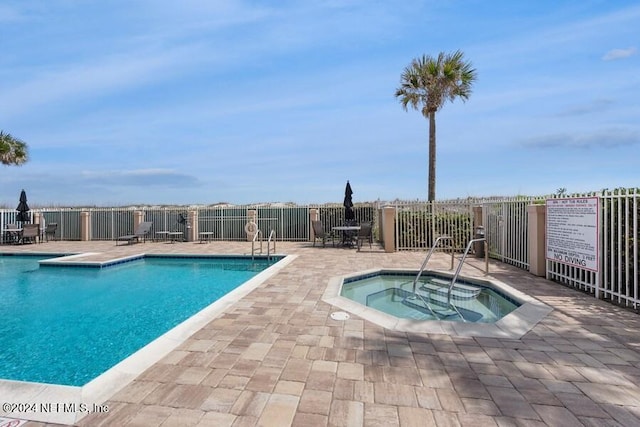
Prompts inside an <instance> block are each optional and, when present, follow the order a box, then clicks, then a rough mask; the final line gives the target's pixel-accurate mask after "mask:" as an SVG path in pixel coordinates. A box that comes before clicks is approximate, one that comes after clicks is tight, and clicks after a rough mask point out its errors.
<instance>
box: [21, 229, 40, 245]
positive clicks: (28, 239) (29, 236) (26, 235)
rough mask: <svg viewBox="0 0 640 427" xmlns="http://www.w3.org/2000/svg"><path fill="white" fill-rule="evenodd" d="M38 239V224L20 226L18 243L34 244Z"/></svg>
mask: <svg viewBox="0 0 640 427" xmlns="http://www.w3.org/2000/svg"><path fill="white" fill-rule="evenodd" d="M38 237H40V226H39V225H38V224H25V225H23V226H22V235H21V236H20V243H23V244H24V243H35V242H36V238H38Z"/></svg>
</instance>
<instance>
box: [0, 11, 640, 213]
mask: <svg viewBox="0 0 640 427" xmlns="http://www.w3.org/2000/svg"><path fill="white" fill-rule="evenodd" d="M638 28H640V4H638V2H637V1H607V0H601V1H594V0H583V1H573V0H572V1H564V0H553V1H551V0H541V1H535V2H518V1H491V2H487V1H481V0H470V1H442V0H438V1H418V0H406V1H402V2H386V1H371V0H366V1H364V0H362V1H360V0H352V1H350V0H344V1H338V0H328V1H318V2H308V1H301V0H300V1H261V2H257V1H236V0H229V1H215V2H214V1H204V0H200V1H195V0H183V1H180V2H176V1H165V0H139V1H130V0H126V1H124V0H113V1H103V2H100V1H89V0H85V1H76V0H73V1H72V0H68V1H62V0H59V1H49V0H40V1H31V0H9V1H7V0H3V2H2V3H0V51H1V52H2V55H0V129H2V130H3V131H5V132H9V133H11V134H12V135H14V136H15V137H18V138H20V139H22V140H24V141H25V142H27V143H28V145H29V148H30V156H31V160H30V161H29V162H28V163H27V164H25V165H24V166H21V167H14V166H11V167H0V182H1V185H0V205H5V206H12V205H14V204H16V205H17V199H18V196H19V193H20V190H21V189H22V188H24V189H25V190H27V194H28V195H29V201H30V203H31V204H35V205H56V206H66V205H70V206H76V205H98V206H109V205H125V204H143V203H144V204H209V203H217V202H223V201H224V202H230V203H237V204H243V203H258V202H267V201H273V202H289V201H292V202H297V203H324V202H341V201H342V197H343V194H344V186H345V183H346V181H347V180H350V182H351V184H352V187H353V191H354V195H353V199H354V202H359V201H370V200H376V199H381V200H393V199H395V198H400V199H425V198H426V194H427V138H428V122H427V120H426V119H425V118H424V117H422V115H421V114H420V113H419V112H417V111H412V110H410V111H408V112H405V111H404V110H403V109H402V107H401V106H400V104H399V102H398V100H397V99H396V98H395V97H394V92H395V89H396V88H397V87H398V86H399V84H400V75H401V73H402V71H403V69H404V68H405V67H406V66H407V65H409V63H410V62H411V60H412V59H413V58H415V57H418V56H420V55H422V54H428V55H433V56H435V55H437V54H438V53H439V52H451V51H454V50H457V49H460V50H462V51H463V52H464V53H465V57H466V58H467V59H468V60H470V61H471V62H472V64H473V66H474V68H475V69H476V70H477V74H478V79H477V82H476V83H475V85H474V89H473V93H472V95H471V97H470V98H469V100H468V101H467V102H462V101H460V100H459V101H456V102H455V103H449V104H446V105H445V106H444V108H443V109H442V110H441V111H440V112H439V113H438V114H437V144H438V150H437V187H436V195H437V198H438V199H448V198H456V197H467V196H491V195H519V194H528V195H542V194H549V193H553V192H555V191H556V189H558V188H560V187H565V188H567V189H568V190H569V191H570V192H578V191H589V190H599V189H602V188H615V187H637V186H640V167H638V159H639V158H640V156H639V154H640V101H639V97H638V93H640V92H639V91H640V55H639V52H638V49H639V48H640V32H639V31H638Z"/></svg>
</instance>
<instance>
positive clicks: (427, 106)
mask: <svg viewBox="0 0 640 427" xmlns="http://www.w3.org/2000/svg"><path fill="white" fill-rule="evenodd" d="M475 80H476V70H475V69H473V68H472V66H471V63H470V62H466V61H465V60H464V54H463V53H462V52H461V51H459V50H458V51H455V52H454V53H448V54H445V53H442V52H441V53H440V54H439V55H438V57H437V58H433V57H431V56H429V55H423V56H422V57H421V58H417V59H414V60H413V61H412V62H411V64H410V65H409V66H408V67H407V68H405V70H404V72H403V73H402V76H401V85H400V87H399V88H398V89H396V93H395V96H396V98H399V99H400V103H401V104H402V107H403V108H404V110H405V111H407V109H408V107H409V106H411V107H412V108H413V109H414V110H418V109H420V111H421V112H422V115H423V116H424V117H425V118H427V119H429V201H432V200H435V198H436V112H437V111H438V110H440V108H442V106H443V105H444V103H445V102H446V101H451V102H453V101H454V100H455V99H456V98H462V100H463V101H466V100H467V99H468V98H469V95H470V94H471V86H472V84H473V82H474V81H475Z"/></svg>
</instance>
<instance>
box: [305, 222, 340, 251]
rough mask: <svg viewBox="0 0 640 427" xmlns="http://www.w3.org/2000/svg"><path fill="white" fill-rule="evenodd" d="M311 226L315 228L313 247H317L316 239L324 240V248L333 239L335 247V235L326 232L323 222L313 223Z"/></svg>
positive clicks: (332, 242) (332, 244) (332, 243)
mask: <svg viewBox="0 0 640 427" xmlns="http://www.w3.org/2000/svg"><path fill="white" fill-rule="evenodd" d="M311 226H312V227H313V246H315V245H316V239H322V247H325V246H326V243H327V240H329V239H331V246H335V243H334V241H333V237H334V236H333V233H327V232H326V231H324V227H323V226H322V222H320V221H311Z"/></svg>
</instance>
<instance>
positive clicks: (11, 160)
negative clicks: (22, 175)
mask: <svg viewBox="0 0 640 427" xmlns="http://www.w3.org/2000/svg"><path fill="white" fill-rule="evenodd" d="M27 160H29V154H28V151H27V144H26V143H24V142H22V141H20V140H19V139H18V138H14V137H13V136H11V135H10V134H8V133H4V132H2V131H0V162H1V163H2V164H3V165H17V166H20V165H21V164H23V163H25V162H26V161H27Z"/></svg>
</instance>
